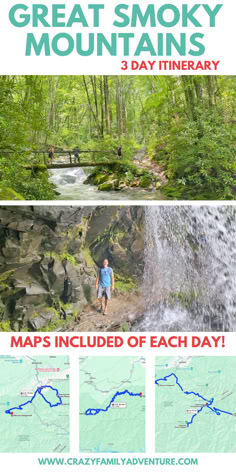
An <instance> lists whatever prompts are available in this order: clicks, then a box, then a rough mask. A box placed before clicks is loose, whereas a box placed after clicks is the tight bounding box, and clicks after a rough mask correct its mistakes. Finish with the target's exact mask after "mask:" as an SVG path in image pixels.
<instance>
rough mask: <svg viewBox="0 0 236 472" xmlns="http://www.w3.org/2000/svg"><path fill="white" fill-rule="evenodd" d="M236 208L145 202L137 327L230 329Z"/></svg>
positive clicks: (234, 304)
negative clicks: (141, 306)
mask: <svg viewBox="0 0 236 472" xmlns="http://www.w3.org/2000/svg"><path fill="white" fill-rule="evenodd" d="M235 242H236V209H235V208H234V207H233V206H218V207H217V206H150V207H146V208H145V268H144V280H143V294H144V298H145V300H144V301H145V304H146V307H145V314H144V315H143V317H142V319H141V321H140V322H139V323H138V325H136V326H135V329H137V330H140V331H150V330H156V331H212V330H213V331H227V330H232V331H234V330H235V328H236V326H235V325H236V280H235V274H236V244H235Z"/></svg>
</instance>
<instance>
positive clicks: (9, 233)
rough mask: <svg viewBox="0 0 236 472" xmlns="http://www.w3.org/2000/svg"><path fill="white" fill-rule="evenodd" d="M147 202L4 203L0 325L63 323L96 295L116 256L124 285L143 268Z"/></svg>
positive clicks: (0, 214)
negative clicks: (101, 273)
mask: <svg viewBox="0 0 236 472" xmlns="http://www.w3.org/2000/svg"><path fill="white" fill-rule="evenodd" d="M143 217H144V215H143V208H142V207H62V206H61V207H49V206H35V207H33V206H16V207H15V206H1V207H0V329H1V330H21V329H23V330H27V329H28V330H30V331H31V330H45V331H47V330H58V329H65V328H66V326H67V325H68V323H69V322H70V320H73V319H74V318H76V317H77V318H79V316H80V311H81V309H82V308H83V307H84V306H85V305H87V304H91V303H92V301H93V299H94V297H95V295H96V294H95V278H96V273H97V268H98V267H99V266H101V264H102V261H103V259H104V258H105V257H106V258H108V259H109V263H110V265H111V266H112V267H113V268H114V271H115V275H116V279H117V287H118V288H119V286H120V287H123V288H125V287H126V286H127V285H130V286H131V287H132V286H133V287H134V286H135V283H134V280H135V281H137V280H140V279H141V277H142V273H143V263H144V262H143V253H144V223H143V220H144V218H143Z"/></svg>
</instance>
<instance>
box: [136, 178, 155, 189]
mask: <svg viewBox="0 0 236 472" xmlns="http://www.w3.org/2000/svg"><path fill="white" fill-rule="evenodd" d="M139 185H140V187H142V188H149V187H150V186H151V185H152V177H151V176H150V175H143V176H142V177H140V181H139Z"/></svg>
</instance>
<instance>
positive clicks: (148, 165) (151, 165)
mask: <svg viewBox="0 0 236 472" xmlns="http://www.w3.org/2000/svg"><path fill="white" fill-rule="evenodd" d="M146 150H147V148H146V146H144V147H142V148H141V149H139V150H138V151H137V152H136V154H135V155H134V158H133V161H134V164H135V165H136V166H137V167H138V168H139V169H146V170H147V171H148V172H150V173H151V174H153V175H155V176H156V177H159V178H160V180H161V183H162V185H164V184H166V183H167V178H166V176H165V173H164V169H163V167H162V166H160V165H158V164H157V163H156V162H155V161H151V160H150V159H148V157H146Z"/></svg>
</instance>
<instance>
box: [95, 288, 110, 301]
mask: <svg viewBox="0 0 236 472" xmlns="http://www.w3.org/2000/svg"><path fill="white" fill-rule="evenodd" d="M102 297H105V298H106V299H107V300H110V298H111V287H101V286H100V285H99V287H98V298H102Z"/></svg>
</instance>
